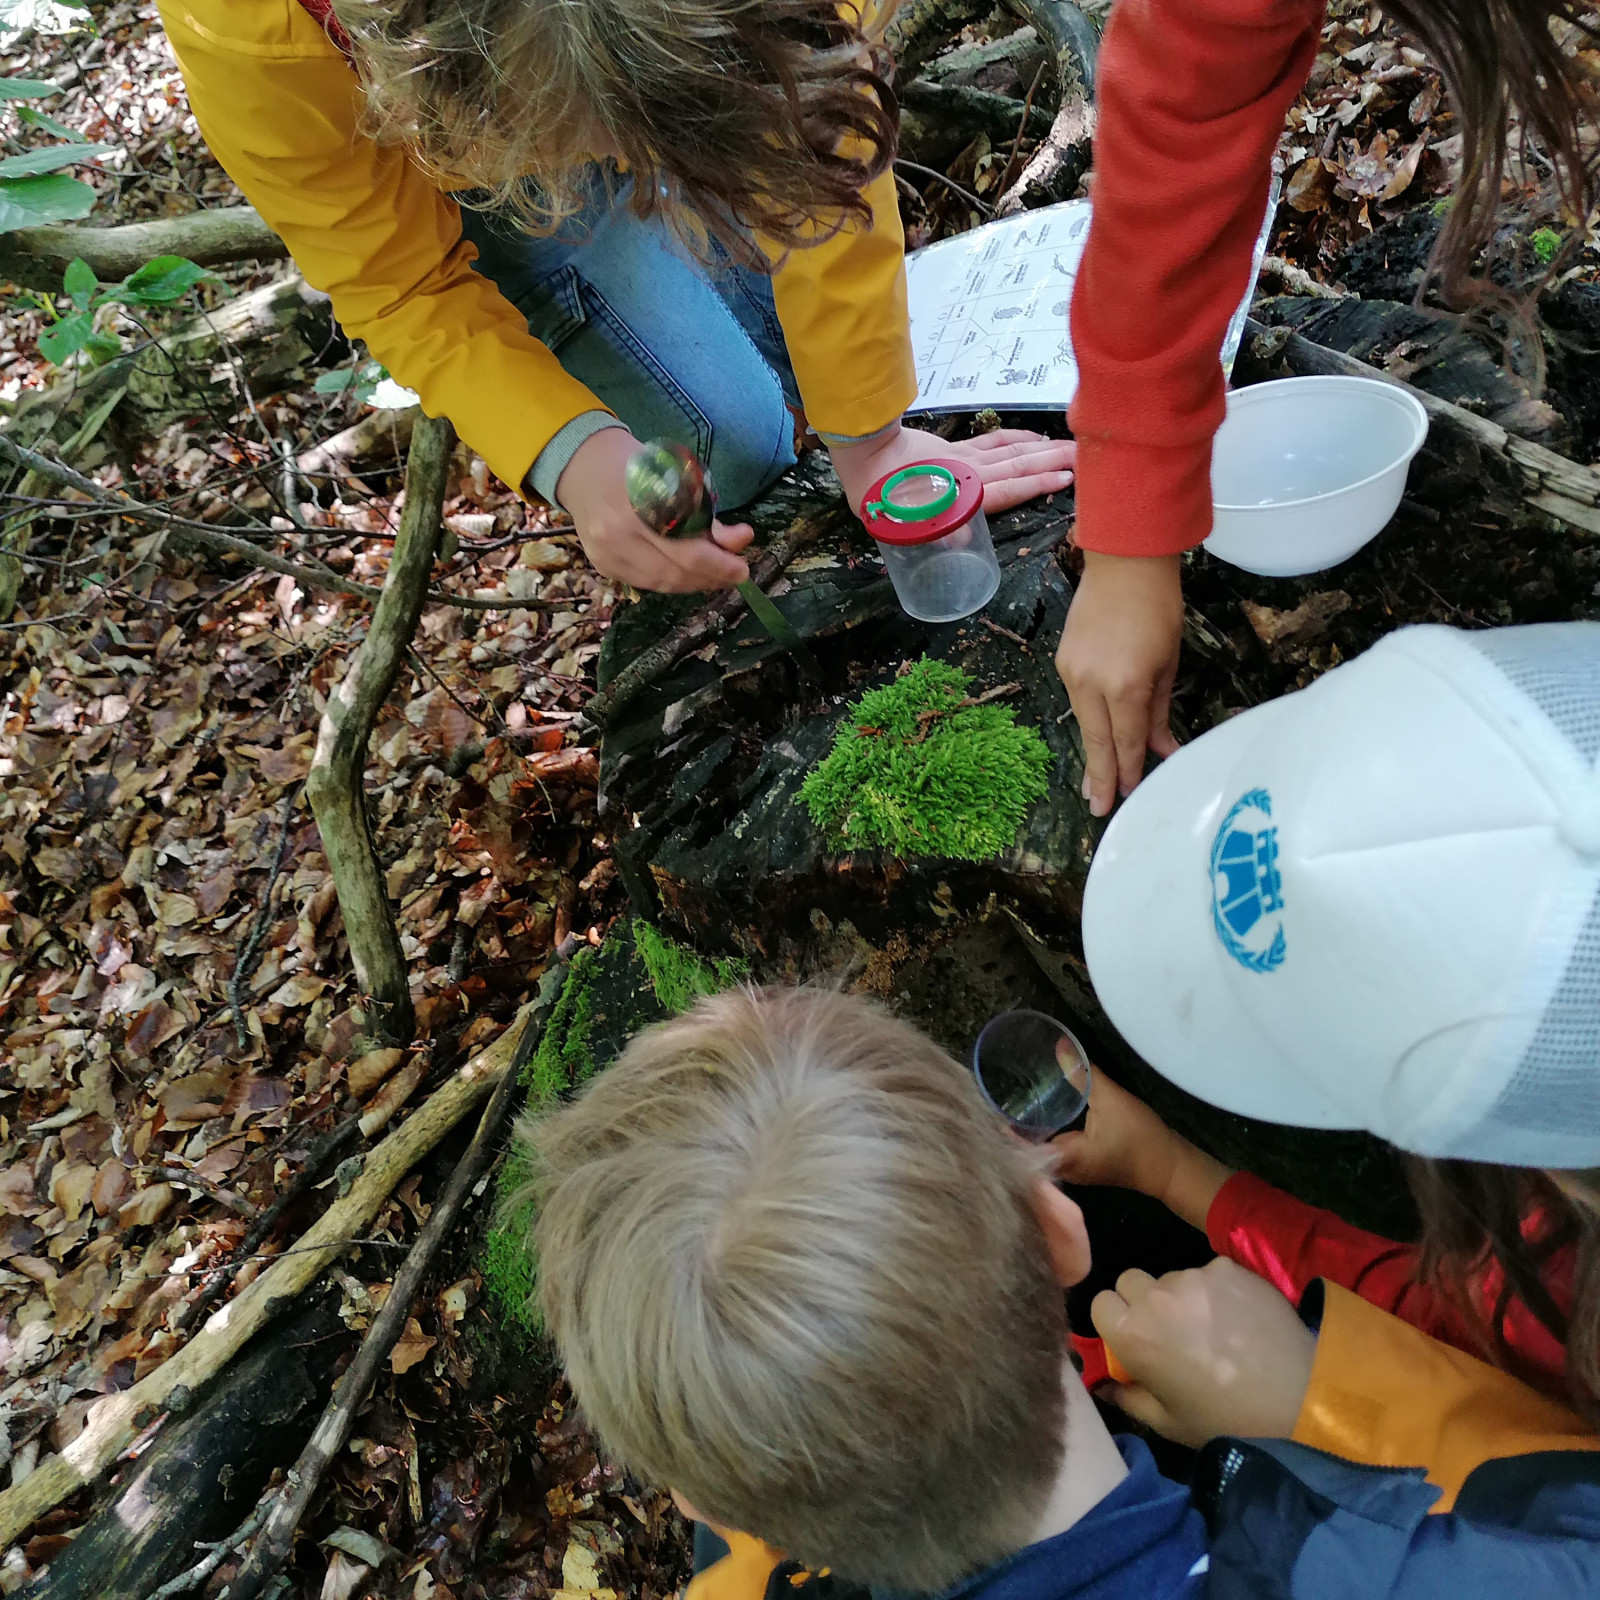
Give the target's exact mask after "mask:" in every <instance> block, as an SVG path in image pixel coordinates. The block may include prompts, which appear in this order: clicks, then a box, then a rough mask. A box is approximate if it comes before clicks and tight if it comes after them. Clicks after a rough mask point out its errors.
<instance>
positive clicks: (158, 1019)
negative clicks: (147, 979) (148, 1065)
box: [127, 1000, 185, 1061]
mask: <svg viewBox="0 0 1600 1600" xmlns="http://www.w3.org/2000/svg"><path fill="white" fill-rule="evenodd" d="M184 1026H185V1024H184V1020H183V1018H182V1016H180V1015H179V1013H178V1012H176V1011H174V1010H173V1009H172V1007H171V1006H169V1005H168V1004H167V1003H166V1001H165V1000H157V1001H156V1003H155V1004H154V1005H151V1006H146V1007H145V1008H144V1010H143V1011H141V1012H139V1013H138V1015H137V1016H135V1017H134V1018H133V1019H132V1021H131V1022H130V1023H129V1024H128V1038H127V1051H128V1054H129V1055H130V1056H132V1057H133V1058H134V1060H136V1061H139V1060H143V1059H144V1058H145V1057H146V1056H149V1055H152V1054H153V1053H154V1052H155V1051H156V1050H158V1049H160V1047H161V1046H162V1045H164V1044H165V1043H166V1042H167V1040H168V1039H171V1038H174V1037H175V1036H176V1035H178V1034H180V1033H182V1032H183V1030H184Z"/></svg>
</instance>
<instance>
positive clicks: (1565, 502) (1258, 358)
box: [1245, 318, 1600, 534]
mask: <svg viewBox="0 0 1600 1600" xmlns="http://www.w3.org/2000/svg"><path fill="white" fill-rule="evenodd" d="M1245 347H1246V351H1247V352H1248V355H1249V358H1250V360H1251V361H1252V362H1253V363H1254V364H1255V365H1256V367H1257V369H1259V370H1260V371H1262V372H1263V373H1265V374H1267V375H1271V376H1279V377H1283V376H1298V377H1310V376H1317V375H1326V374H1338V375H1343V376H1348V377H1357V378H1376V379H1378V380H1379V381H1380V382H1383V383H1392V384H1395V385H1397V386H1398V387H1399V388H1402V389H1404V390H1406V391H1407V392H1408V393H1409V394H1412V395H1415V396H1416V398H1417V399H1418V400H1419V401H1420V402H1421V404H1422V406H1423V409H1424V410H1425V411H1426V412H1427V413H1428V422H1429V426H1430V428H1431V430H1432V432H1433V434H1434V435H1435V436H1436V437H1437V438H1439V439H1440V440H1443V441H1446V442H1448V443H1451V444H1453V445H1455V446H1457V447H1464V448H1465V449H1467V450H1469V451H1474V452H1476V453H1477V455H1478V456H1479V457H1480V458H1487V460H1488V461H1489V462H1492V463H1494V464H1495V465H1497V466H1499V467H1500V468H1501V470H1502V471H1503V473H1504V474H1505V475H1506V476H1507V478H1508V479H1509V480H1510V481H1511V482H1512V483H1513V484H1514V485H1515V487H1516V489H1517V492H1518V493H1519V494H1520V495H1521V497H1522V499H1523V500H1524V501H1525V502H1526V503H1527V504H1528V505H1530V506H1534V507H1537V508H1538V509H1539V510H1540V511H1544V512H1547V513H1548V514H1549V515H1550V516H1552V517H1555V518H1556V519H1557V520H1558V521H1561V522H1564V523H1566V524H1567V526H1568V527H1570V528H1577V529H1580V530H1581V531H1582V532H1584V533H1591V534H1592V533H1600V468H1595V467H1586V466H1583V465H1582V464H1581V463H1579V462H1576V461H1573V460H1571V459H1569V458H1568V457H1567V456H1563V455H1558V454H1557V453H1556V452H1555V451H1554V450H1551V449H1549V448H1547V447H1546V446H1544V445H1542V444H1538V443H1536V442H1534V441H1533V440H1531V439H1521V438H1518V437H1517V436H1516V435H1515V434H1514V433H1511V432H1509V431H1508V430H1507V429H1505V428H1503V427H1502V426H1501V425H1500V424H1499V423H1498V422H1493V421H1491V420H1490V419H1489V418H1488V417H1480V416H1476V415H1474V414H1473V413H1472V412H1471V411H1468V410H1465V409H1464V408H1463V407H1461V406H1458V405H1455V404H1453V403H1452V402H1450V401H1449V400H1442V399H1440V398H1439V397H1438V396H1437V395H1433V394H1429V393H1428V392H1427V391H1426V390H1425V389H1419V388H1417V387H1415V386H1414V385H1412V384H1409V383H1406V382H1404V381H1403V380H1402V379H1400V378H1396V377H1394V376H1393V375H1392V374H1391V373H1387V372H1384V371H1383V370H1382V369H1381V368H1378V367H1374V366H1369V365H1368V364H1367V363H1366V362H1365V361H1360V360H1358V359H1357V358H1356V357H1355V356H1350V355H1345V354H1344V353H1343V352H1342V351H1339V350H1330V349H1328V348H1327V347H1326V346H1323V345H1319V344H1314V343H1313V342H1312V341H1311V340H1310V339H1307V338H1306V337H1305V336H1304V335H1303V334H1299V333H1295V332H1292V331H1291V330H1289V329H1287V328H1271V327H1266V326H1264V325H1263V324H1262V323H1260V322H1258V321H1256V320H1255V319H1254V318H1251V319H1250V320H1249V321H1248V322H1246V324H1245Z"/></svg>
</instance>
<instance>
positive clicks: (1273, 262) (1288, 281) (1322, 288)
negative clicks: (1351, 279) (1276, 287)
mask: <svg viewBox="0 0 1600 1600" xmlns="http://www.w3.org/2000/svg"><path fill="white" fill-rule="evenodd" d="M1261 276H1262V277H1263V278H1276V279H1277V280H1278V282H1279V283H1281V284H1282V285H1283V286H1284V288H1285V289H1287V290H1288V291H1289V293H1290V294H1304V295H1310V296H1311V298H1312V299H1314V300H1349V299H1351V298H1352V296H1351V293H1350V291H1349V290H1348V289H1336V288H1334V286H1333V285H1332V284H1331V283H1323V282H1321V281H1320V280H1319V279H1317V278H1313V277H1312V276H1311V274H1310V273H1309V272H1307V271H1306V269H1305V268H1304V267H1297V266H1296V265H1295V264H1294V262H1292V261H1285V260H1284V259H1283V257H1282V256H1263V257H1262V258H1261Z"/></svg>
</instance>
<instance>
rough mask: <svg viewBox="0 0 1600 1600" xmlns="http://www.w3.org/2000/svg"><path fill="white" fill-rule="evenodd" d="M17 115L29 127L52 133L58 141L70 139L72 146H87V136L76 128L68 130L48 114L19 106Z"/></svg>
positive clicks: (30, 107)
mask: <svg viewBox="0 0 1600 1600" xmlns="http://www.w3.org/2000/svg"><path fill="white" fill-rule="evenodd" d="M17 115H18V116H19V117H21V118H22V120H23V121H24V122H26V123H27V124H28V125H29V126H30V127H34V128H43V129H44V130H45V132H46V133H53V134H54V135H55V136H56V137H57V138H58V139H70V140H71V141H72V142H73V143H74V144H88V142H89V136H88V135H87V134H84V133H79V132H78V130H77V129H76V128H69V127H68V126H67V125H66V123H64V122H58V121H57V120H56V119H55V118H54V117H52V116H51V115H50V114H49V113H48V112H45V111H39V110H36V109H35V108H34V107H33V106H21V107H19V108H18V110H17Z"/></svg>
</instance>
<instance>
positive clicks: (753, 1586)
mask: <svg viewBox="0 0 1600 1600" xmlns="http://www.w3.org/2000/svg"><path fill="white" fill-rule="evenodd" d="M717 1531H718V1532H719V1533H720V1534H721V1535H722V1537H723V1538H724V1539H726V1540H727V1542H728V1553H727V1555H725V1556H724V1557H723V1558H722V1559H721V1560H720V1561H714V1562H713V1563H712V1564H711V1565H710V1566H709V1567H707V1568H706V1570H705V1571H704V1572H701V1573H697V1574H696V1575H695V1576H694V1577H693V1578H691V1579H690V1580H689V1586H688V1588H687V1589H685V1590H684V1593H683V1600H761V1597H762V1595H764V1594H765V1593H766V1592H767V1580H768V1579H769V1578H770V1577H771V1576H772V1573H773V1570H774V1569H775V1568H776V1567H777V1565H778V1563H779V1562H780V1561H782V1560H783V1557H782V1556H781V1555H779V1554H778V1552H777V1551H776V1550H774V1549H773V1548H772V1547H771V1546H770V1545H765V1544H763V1543H762V1542H761V1541H760V1540H759V1539H752V1538H751V1537H750V1535H749V1534H748V1533H734V1532H732V1531H731V1530H729V1529H720V1528H719V1529H718V1530H717Z"/></svg>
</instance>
